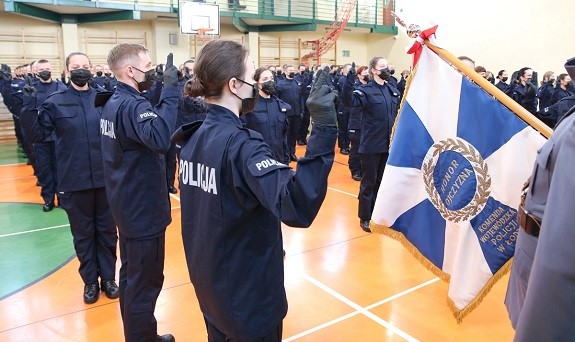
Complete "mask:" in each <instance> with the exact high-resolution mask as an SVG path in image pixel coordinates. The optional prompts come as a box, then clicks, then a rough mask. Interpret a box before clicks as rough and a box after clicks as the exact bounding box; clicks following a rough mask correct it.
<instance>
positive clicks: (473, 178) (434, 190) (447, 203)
mask: <svg viewBox="0 0 575 342" xmlns="http://www.w3.org/2000/svg"><path fill="white" fill-rule="evenodd" d="M440 165H443V167H441V166H440ZM422 171H423V181H424V183H425V190H426V191H427V194H428V195H429V199H430V201H431V203H433V205H434V206H435V208H437V210H438V211H439V213H440V214H441V216H443V218H444V219H446V220H448V221H453V222H460V221H466V220H468V219H470V218H472V217H474V216H476V215H477V214H478V213H479V212H481V210H483V208H484V207H485V204H486V203H487V200H488V199H489V195H490V194H491V190H490V186H491V177H490V176H489V166H488V165H487V163H486V162H485V160H484V159H483V157H481V154H480V153H479V152H478V151H477V149H476V148H474V147H473V145H471V144H470V143H468V142H466V141H465V140H463V139H461V138H459V137H458V138H449V139H446V140H442V141H439V142H438V143H436V144H434V145H433V146H432V147H431V148H430V149H429V152H428V154H427V156H426V158H425V159H424V161H423V166H422Z"/></svg>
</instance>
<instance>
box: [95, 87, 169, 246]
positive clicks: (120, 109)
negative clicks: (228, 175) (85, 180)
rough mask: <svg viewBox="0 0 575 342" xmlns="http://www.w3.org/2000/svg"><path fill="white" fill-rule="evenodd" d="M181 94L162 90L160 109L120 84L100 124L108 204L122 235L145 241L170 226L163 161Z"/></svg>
mask: <svg viewBox="0 0 575 342" xmlns="http://www.w3.org/2000/svg"><path fill="white" fill-rule="evenodd" d="M178 95H179V94H178V88H177V87H175V86H164V89H163V90H162V95H161V97H160V102H159V104H158V105H157V106H156V107H155V108H152V105H151V104H150V102H149V101H148V100H147V99H146V98H145V97H143V96H142V95H141V94H140V93H139V92H138V91H136V90H135V89H134V88H132V87H130V86H128V85H126V84H125V83H122V82H118V85H117V86H116V92H115V93H114V95H112V97H111V98H110V99H109V100H108V102H106V105H105V106H104V111H103V113H102V120H101V122H100V132H101V135H102V157H103V159H104V179H105V183H106V194H107V196H108V202H109V203H110V208H111V209H112V214H113V215H114V220H115V221H116V223H117V225H118V231H119V232H120V234H122V235H124V236H125V237H127V238H131V239H146V238H153V237H157V236H160V235H162V234H164V233H165V230H166V227H167V226H168V224H170V222H171V221H172V218H171V214H170V199H169V197H168V188H167V186H166V166H165V161H164V157H163V153H165V152H166V151H167V150H168V149H169V148H170V144H171V142H170V137H171V136H172V133H173V132H174V130H175V125H176V110H177V106H178Z"/></svg>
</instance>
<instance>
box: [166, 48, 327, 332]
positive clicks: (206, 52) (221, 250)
mask: <svg viewBox="0 0 575 342" xmlns="http://www.w3.org/2000/svg"><path fill="white" fill-rule="evenodd" d="M254 71H255V68H254V65H253V62H252V60H251V58H250V57H249V55H248V51H247V50H246V48H245V47H244V46H243V45H241V44H239V43H236V42H233V41H228V40H215V41H211V42H209V43H208V44H206V45H205V46H204V48H203V49H202V51H201V52H200V54H199V56H198V59H197V61H196V66H195V77H194V78H192V79H190V80H189V81H188V82H187V83H186V86H185V94H186V95H188V96H192V97H198V96H204V97H205V101H206V102H208V103H209V104H210V106H209V110H208V114H207V116H206V119H205V121H204V122H203V123H202V124H201V125H199V124H198V123H192V124H190V125H188V126H183V127H182V128H181V129H180V130H179V131H178V132H177V133H176V136H175V138H176V139H178V141H179V142H180V145H182V150H181V152H180V190H181V206H182V239H183V243H184V250H185V252H186V261H187V264H188V271H189V273H190V279H191V281H192V283H193V285H194V289H195V292H196V295H197V297H198V301H199V303H200V308H201V310H202V312H203V314H204V319H205V321H206V328H207V332H208V340H209V341H270V342H273V341H281V336H282V321H283V318H284V317H285V315H286V313H287V299H286V292H285V288H284V263H283V243H282V231H281V222H284V223H285V224H287V225H289V226H292V227H309V226H310V225H311V223H312V221H313V220H314V218H315V217H316V215H317V213H318V211H319V209H320V207H321V204H322V202H323V200H324V198H325V194H326V191H327V177H328V175H329V172H330V170H331V167H332V164H333V159H334V147H335V140H336V138H337V128H336V113H335V106H334V101H335V99H336V97H335V93H333V92H332V91H331V90H330V89H329V88H327V87H326V86H325V84H326V83H327V71H325V70H323V71H321V72H320V74H319V75H318V79H317V81H316V84H315V85H314V88H313V90H312V94H311V95H310V97H309V99H308V105H309V109H310V114H311V117H312V119H313V120H314V125H313V129H312V132H311V136H310V138H309V141H308V145H307V149H306V155H305V156H304V157H302V158H300V159H299V161H298V166H297V172H294V171H293V170H292V169H290V168H289V167H288V166H287V165H286V164H283V163H282V162H280V161H278V160H276V159H274V157H273V155H272V151H271V150H270V147H269V146H268V144H266V143H265V141H264V140H263V138H262V136H261V134H259V133H257V132H255V131H252V130H250V129H248V128H245V127H244V126H243V125H242V121H241V120H240V118H239V116H240V115H242V114H244V113H248V112H251V111H252V110H253V108H254V106H255V104H256V101H257V99H258V85H257V83H256V81H255V80H254V79H253V77H254ZM230 284H233V285H232V286H230Z"/></svg>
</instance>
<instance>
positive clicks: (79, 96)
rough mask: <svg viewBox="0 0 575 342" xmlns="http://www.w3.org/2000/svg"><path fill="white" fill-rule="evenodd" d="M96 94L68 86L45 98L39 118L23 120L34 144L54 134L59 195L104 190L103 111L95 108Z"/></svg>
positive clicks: (33, 117)
mask: <svg viewBox="0 0 575 342" xmlns="http://www.w3.org/2000/svg"><path fill="white" fill-rule="evenodd" d="M96 93H97V91H96V90H94V89H93V88H89V89H88V90H84V91H81V90H76V89H75V88H74V87H72V86H69V87H68V88H67V89H64V90H60V91H57V92H55V93H53V94H52V95H50V96H48V98H47V99H46V101H44V103H43V104H42V107H41V108H40V112H39V114H38V115H34V116H22V119H21V120H22V122H23V124H25V125H26V126H28V127H31V130H30V131H28V133H29V134H30V136H31V139H32V140H33V141H36V142H38V141H44V139H46V137H48V136H49V135H50V134H51V133H52V132H55V133H56V155H57V156H58V157H57V158H56V163H57V170H58V191H60V192H68V191H80V190H86V189H95V188H100V187H103V186H104V170H103V165H102V151H101V148H100V116H101V113H102V108H101V107H99V108H96V107H94V99H95V98H96Z"/></svg>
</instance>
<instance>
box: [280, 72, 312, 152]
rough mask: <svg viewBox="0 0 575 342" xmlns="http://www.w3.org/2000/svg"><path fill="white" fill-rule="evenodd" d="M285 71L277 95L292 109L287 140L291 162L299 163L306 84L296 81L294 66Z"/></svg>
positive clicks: (288, 115)
mask: <svg viewBox="0 0 575 342" xmlns="http://www.w3.org/2000/svg"><path fill="white" fill-rule="evenodd" d="M284 70H285V78H284V79H281V80H279V81H278V83H277V85H276V95H277V97H278V98H280V99H281V100H282V101H284V102H286V103H287V104H289V105H290V107H291V109H290V110H289V111H288V113H287V117H288V122H289V125H288V133H287V140H288V148H289V155H290V160H291V161H297V157H296V155H295V144H296V140H297V136H298V134H299V129H300V126H301V121H302V117H303V106H304V102H303V95H304V94H305V87H306V84H305V83H301V82H298V81H296V80H295V78H294V77H295V69H294V67H293V65H287V66H286V67H285V68H284Z"/></svg>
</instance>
